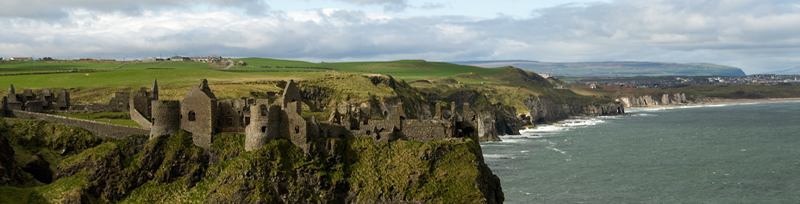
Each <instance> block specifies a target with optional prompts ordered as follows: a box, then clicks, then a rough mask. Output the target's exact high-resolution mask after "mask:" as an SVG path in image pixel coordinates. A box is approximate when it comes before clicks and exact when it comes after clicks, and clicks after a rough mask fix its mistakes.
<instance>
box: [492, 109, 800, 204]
mask: <svg viewBox="0 0 800 204" xmlns="http://www.w3.org/2000/svg"><path fill="white" fill-rule="evenodd" d="M626 112H627V113H628V114H630V115H626V116H611V117H591V118H573V119H569V120H565V121H562V122H560V123H556V124H553V125H539V128H538V129H536V130H533V131H524V132H523V133H522V135H507V136H501V137H500V138H501V139H502V140H503V141H502V142H489V143H482V144H481V147H482V150H483V156H484V158H485V161H486V163H487V165H489V167H490V168H491V169H492V172H494V173H495V174H496V175H497V176H498V177H500V181H501V186H502V188H503V193H504V194H505V203H726V204H727V203H800V102H797V101H794V102H769V103H741V104H719V105H688V106H666V107H658V108H629V109H626Z"/></svg>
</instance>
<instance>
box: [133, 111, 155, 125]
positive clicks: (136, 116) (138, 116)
mask: <svg viewBox="0 0 800 204" xmlns="http://www.w3.org/2000/svg"><path fill="white" fill-rule="evenodd" d="M128 112H129V113H130V115H131V120H133V122H136V124H139V126H142V128H144V129H151V128H152V127H153V125H152V124H150V121H148V120H147V118H145V117H144V116H142V113H139V111H137V110H136V109H135V108H131V109H130V110H128Z"/></svg>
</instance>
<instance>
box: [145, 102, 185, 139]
mask: <svg viewBox="0 0 800 204" xmlns="http://www.w3.org/2000/svg"><path fill="white" fill-rule="evenodd" d="M151 104H152V113H153V117H152V119H153V121H152V124H153V125H152V128H150V139H153V138H155V137H158V136H161V135H171V134H172V133H175V131H178V130H180V129H181V107H180V106H181V103H180V101H152V102H151Z"/></svg>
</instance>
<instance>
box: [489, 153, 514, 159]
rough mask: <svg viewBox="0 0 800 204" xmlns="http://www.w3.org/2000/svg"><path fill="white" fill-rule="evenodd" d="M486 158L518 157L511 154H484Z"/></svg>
mask: <svg viewBox="0 0 800 204" xmlns="http://www.w3.org/2000/svg"><path fill="white" fill-rule="evenodd" d="M483 158H486V159H516V158H517V157H515V156H513V155H510V154H483Z"/></svg>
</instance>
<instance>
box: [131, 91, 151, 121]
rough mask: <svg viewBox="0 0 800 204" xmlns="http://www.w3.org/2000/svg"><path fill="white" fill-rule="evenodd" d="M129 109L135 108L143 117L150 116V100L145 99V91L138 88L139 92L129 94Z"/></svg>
mask: <svg viewBox="0 0 800 204" xmlns="http://www.w3.org/2000/svg"><path fill="white" fill-rule="evenodd" d="M129 104H130V106H131V108H135V109H136V111H139V113H141V114H142V115H143V116H150V115H151V113H150V99H149V98H148V97H147V90H146V89H145V88H140V89H139V91H134V92H133V93H131V96H130V102H129Z"/></svg>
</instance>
